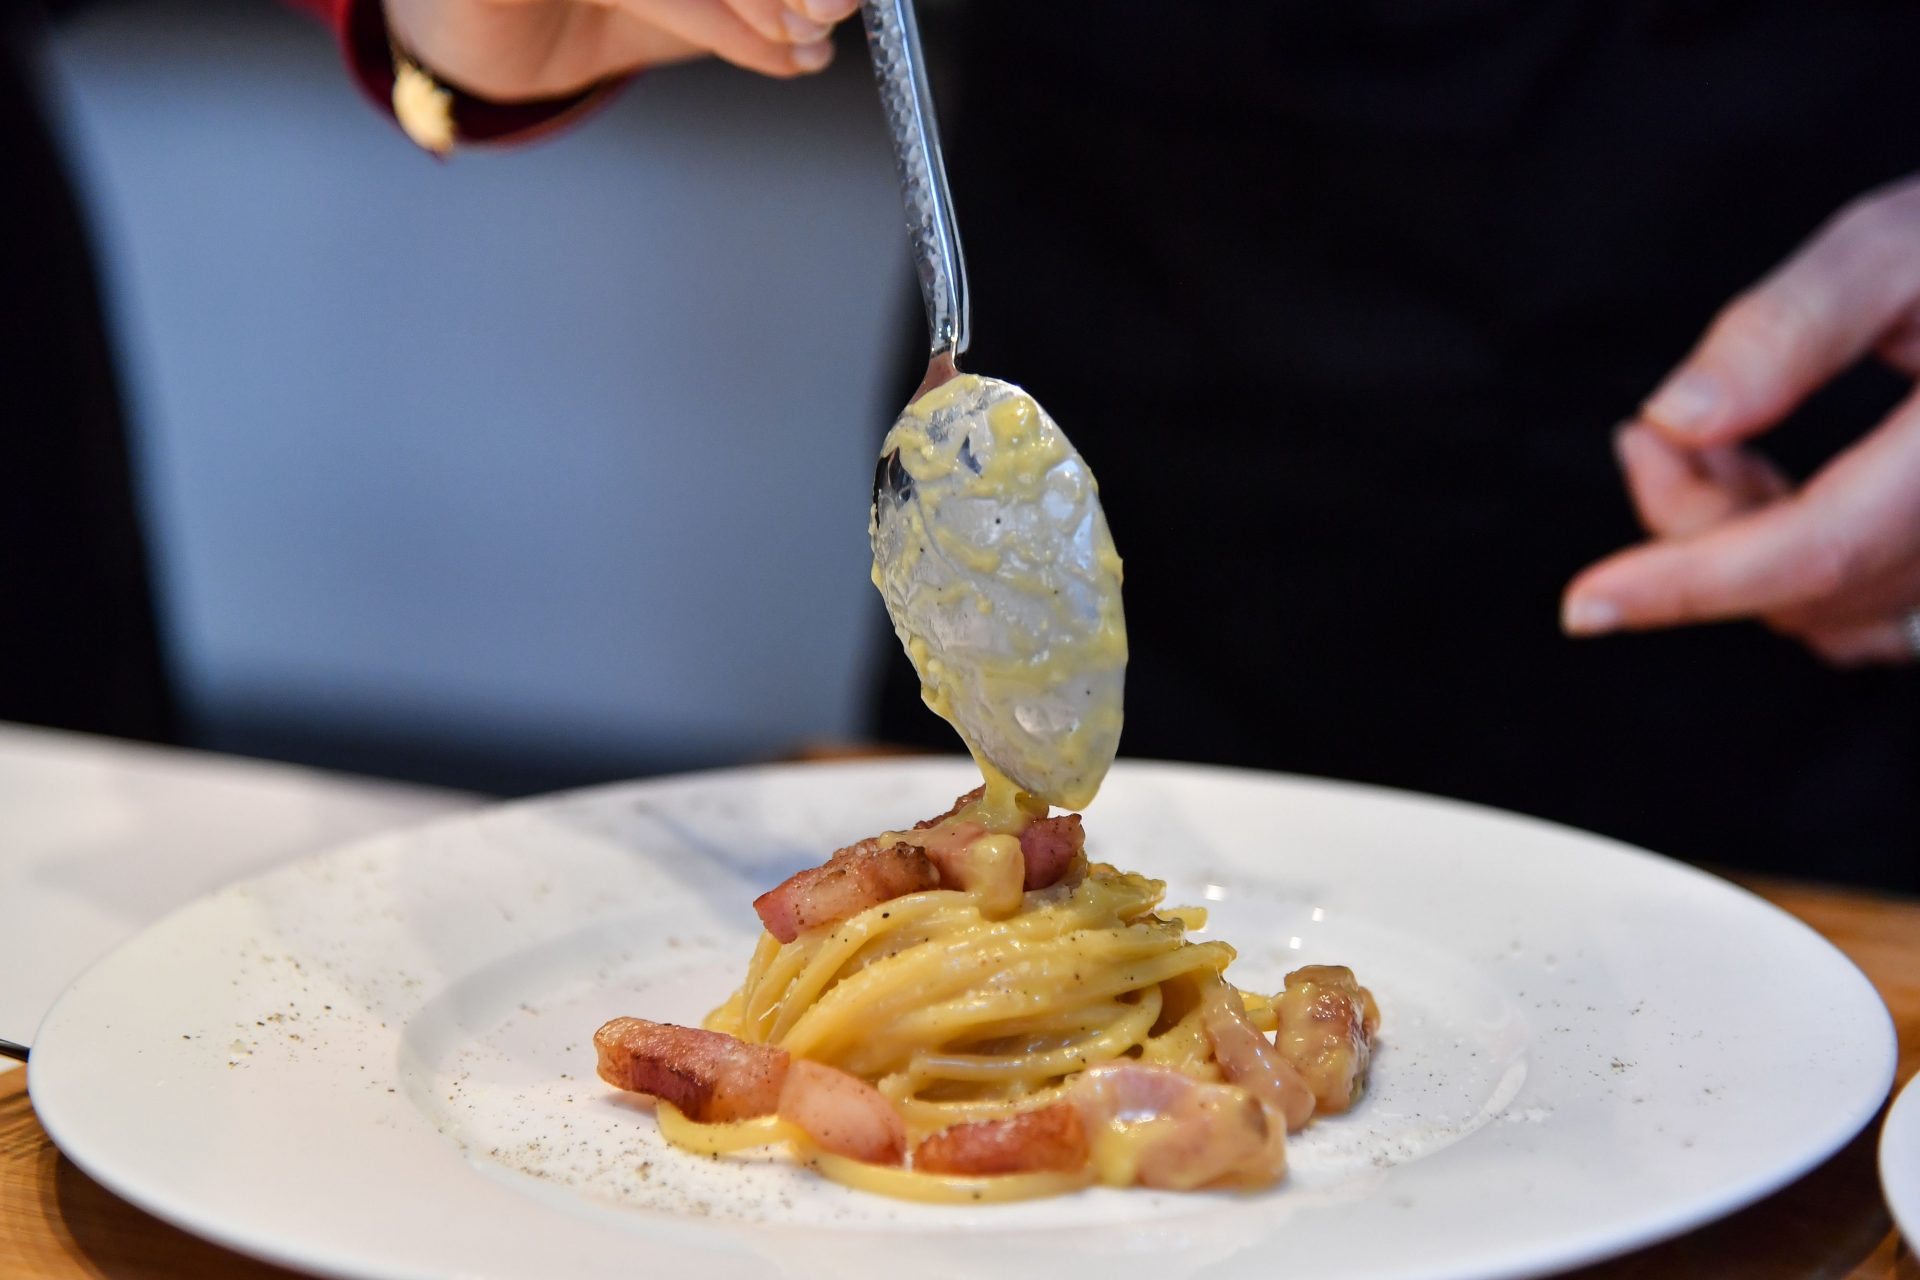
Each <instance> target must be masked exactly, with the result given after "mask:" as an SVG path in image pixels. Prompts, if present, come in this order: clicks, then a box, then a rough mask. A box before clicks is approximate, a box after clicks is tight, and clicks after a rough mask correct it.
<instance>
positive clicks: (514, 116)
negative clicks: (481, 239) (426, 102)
mask: <svg viewBox="0 0 1920 1280" xmlns="http://www.w3.org/2000/svg"><path fill="white" fill-rule="evenodd" d="M288 3H290V4H291V5H293V7H294V8H296V9H304V10H306V11H307V12H308V13H311V14H313V15H314V16H315V17H318V18H319V19H320V20H321V21H323V22H325V23H326V24H327V25H328V26H330V27H332V28H333V33H334V35H335V36H336V37H338V39H339V41H340V51H341V52H342V53H343V54H344V55H346V59H347V65H348V67H349V68H351V70H352V71H353V77H354V79H355V80H357V81H359V82H360V87H361V89H363V90H364V91H365V92H366V95H367V97H368V98H370V99H371V100H372V101H373V103H374V105H376V106H377V107H379V108H380V110H382V111H384V112H386V113H387V114H388V115H392V114H393V49H392V46H391V45H390V44H389V43H388V41H389V37H388V35H387V19H386V14H385V12H384V10H383V9H382V8H381V0H288ZM445 87H446V88H448V89H451V90H452V91H453V96H454V103H453V118H454V124H455V126H456V129H457V132H458V135H459V138H460V140H461V141H463V142H493V141H516V142H518V141H525V140H527V139H530V138H535V137H538V136H540V135H542V134H546V133H551V132H553V131H554V130H555V129H558V128H560V127H562V126H563V125H566V124H568V123H570V122H572V120H573V119H574V118H575V117H576V116H578V115H580V114H581V113H582V112H584V111H585V110H586V109H588V108H589V107H591V106H593V105H596V104H598V103H599V102H601V101H603V100H604V99H605V98H606V97H607V96H608V90H609V89H610V88H611V87H612V86H611V85H605V86H595V87H594V88H591V89H586V90H583V91H581V92H580V93H576V94H572V95H570V96H568V97H565V98H552V99H547V100H545V101H541V102H514V103H502V102H489V101H487V100H486V99H485V98H476V97H474V96H473V95H472V94H469V93H463V92H461V90H460V89H459V87H458V86H457V85H446V86H445Z"/></svg>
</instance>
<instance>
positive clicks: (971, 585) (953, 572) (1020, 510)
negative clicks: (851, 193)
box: [860, 0, 1127, 809]
mask: <svg viewBox="0 0 1920 1280" xmlns="http://www.w3.org/2000/svg"><path fill="white" fill-rule="evenodd" d="M860 10H861V17H862V19H863V20H864V21H865V23H866V28H867V42H868V46H869V48H870V49H871V51H872V54H873V66H874V74H875V75H876V77H877V78H878V79H879V82H880V98H881V102H882V104H883V106H884V107H885V109H886V115H887V125H888V128H889V130H890V131H891V133H892V135H893V147H894V158H895V160H896V162H897V164H898V166H899V171H900V188H901V194H902V196H903V197H904V199H905V202H906V209H907V234H908V238H909V240H910V242H911V244H912V249H913V258H914V265H915V267H916V268H917V270H918V273H919V277H920V291H921V295H922V296H923V297H924V298H925V300H926V304H927V325H928V329H929V330H930V332H931V335H932V344H931V345H932V349H931V355H930V359H929V361H928V364H927V376H926V380H925V381H924V382H922V383H921V385H920V390H919V392H918V393H917V394H916V395H915V398H914V401H913V403H912V404H910V405H908V406H907V408H906V410H905V411H904V412H903V413H901V415H900V417H899V419H898V420H897V421H896V422H895V423H894V425H893V429H892V430H891V431H889V432H888V433H887V437H886V440H885V441H884V442H883V443H882V445H881V447H880V465H879V468H878V469H877V471H876V472H875V475H874V490H873V515H872V524H871V529H870V532H871V536H872V541H873V581H874V585H875V586H877V587H879V588H880V594H881V595H882V596H883V597H884V598H885V600H886V602H887V613H888V614H889V616H891V618H892V619H893V626H894V631H895V633H896V634H897V635H898V636H899V637H900V642H901V644H902V645H904V646H905V647H906V650H907V654H908V656H909V657H910V658H912V660H913V664H914V668H915V670H917V671H918V672H919V674H920V685H921V696H922V697H924V698H925V699H926V702H927V705H928V706H929V707H931V708H932V709H933V710H934V711H936V712H938V713H939V714H940V715H941V716H943V717H944V718H945V719H946V720H948V721H949V722H950V723H951V724H952V725H953V726H954V728H956V729H957V730H959V731H960V736H961V737H962V738H964V739H965V740H966V743H967V746H968V747H969V748H971V749H972V751H973V753H974V755H975V756H976V757H977V758H978V759H979V760H980V762H981V764H982V766H983V768H988V769H989V770H990V771H989V778H990V779H991V777H992V772H991V770H997V771H998V772H999V773H1001V774H1003V775H1005V777H1006V778H1008V779H1010V780H1011V781H1012V782H1013V783H1014V784H1015V785H1016V786H1018V787H1019V788H1020V789H1021V790H1022V791H1025V792H1027V793H1028V794H1030V795H1032V796H1033V797H1035V798H1036V799H1039V800H1043V801H1045V802H1047V803H1050V804H1054V805H1058V806H1060V807H1061V808H1067V809H1078V808H1082V807H1084V806H1085V805H1086V803H1087V802H1088V801H1090V800H1092V799H1093V796H1094V793H1095V792H1097V791H1098V790H1099V788H1100V782H1101V779H1102V778H1104V777H1105V776H1106V772H1107V768H1108V766H1109V765H1111V764H1112V763H1113V757H1114V752H1115V751H1116V750H1117V749H1118V747H1119V743H1120V723H1121V695H1122V691H1123V687H1124V684H1125V677H1126V664H1127V635H1126V621H1125V617H1124V614H1123V612H1122V610H1121V604H1120V557H1119V555H1118V554H1117V553H1116V552H1115V551H1114V548H1113V539H1112V537H1111V536H1110V535H1109V534H1108V532H1107V520H1106V516H1105V514H1104V513H1103V512H1102V511H1101V509H1100V496H1099V486H1098V485H1097V484H1096V483H1095V481H1094V478H1093V472H1092V471H1091V470H1089V469H1088V467H1087V464H1086V462H1085V460H1084V459H1082V458H1081V456H1080V454H1079V453H1078V451H1076V450H1075V449H1074V447H1073V445H1072V444H1071V443H1069V442H1068V440H1067V437H1066V435H1065V434H1064V433H1063V432H1062V431H1061V430H1060V428H1059V427H1058V426H1057V425H1055V423H1054V421H1053V419H1052V418H1050V417H1048V416H1047V413H1046V411H1045V410H1044V409H1042V408H1041V407H1040V405H1039V404H1038V403H1037V402H1036V401H1035V400H1034V399H1033V398H1032V397H1031V396H1029V395H1027V393H1026V392H1024V391H1022V390H1021V389H1020V388H1019V387H1016V386H1014V385H1013V384H1012V383H1008V382H1002V381H1000V380H999V379H997V378H983V377H980V376H978V375H975V374H967V373H961V372H960V371H959V367H958V363H957V361H958V358H959V357H960V355H961V354H962V353H964V352H965V351H966V349H967V339H968V332H967V326H968V308H967V284H966V264H965V262H964V261H963V260H962V258H961V254H960V236H959V231H958V229H957V228H956V226H955V224H954V217H953V203H952V199H951V196H950V195H949V193H948V189H947V176H946V167H945V163H944V161H943V160H942V158H941V154H940V138H939V133H938V131H937V129H936V127H935V124H934V118H933V101H932V97H931V95H930V94H929V92H928V87H927V73H926V64H925V59H924V57H923V56H922V54H921V50H920V35H919V30H918V28H917V26H916V24H915V22H914V15H913V5H912V0H863V3H862V4H861V7H860Z"/></svg>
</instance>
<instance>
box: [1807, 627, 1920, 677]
mask: <svg viewBox="0 0 1920 1280" xmlns="http://www.w3.org/2000/svg"><path fill="white" fill-rule="evenodd" d="M1795 638H1796V639H1798V640H1799V641H1800V643H1802V644H1804V645H1806V646H1807V648H1809V649H1811V650H1813V651H1814V652H1815V653H1816V654H1818V655H1820V657H1821V659H1822V660H1823V661H1826V662H1828V663H1831V664H1832V665H1833V666H1836V667H1864V666H1871V665H1891V664H1898V663H1907V662H1912V661H1913V660H1914V652H1913V646H1912V643H1911V642H1910V641H1909V640H1908V638H1907V627H1906V623H1905V622H1904V621H1903V620H1901V619H1897V618H1896V619H1883V620H1881V621H1879V622H1869V623H1864V624H1861V625H1859V626H1853V627H1832V628H1826V629H1822V630H1816V631H1808V632H1803V633H1801V634H1799V635H1798V636H1796V637H1795Z"/></svg>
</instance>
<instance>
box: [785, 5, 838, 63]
mask: <svg viewBox="0 0 1920 1280" xmlns="http://www.w3.org/2000/svg"><path fill="white" fill-rule="evenodd" d="M780 25H781V26H783V27H785V28H786V29H787V35H788V37H789V38H791V39H792V40H793V42H794V43H795V44H813V43H815V42H817V41H819V40H821V39H823V38H825V36H826V34H827V29H826V28H825V27H823V26H821V25H820V24H819V23H817V22H814V21H811V20H810V19H807V18H803V17H801V16H800V15H799V14H797V13H795V12H793V10H791V9H782V10H781V11H780ZM820 65H821V66H825V65H826V63H824V62H823V63H821V64H820Z"/></svg>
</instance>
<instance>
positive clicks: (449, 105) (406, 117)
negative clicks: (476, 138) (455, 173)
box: [388, 40, 454, 156]
mask: <svg viewBox="0 0 1920 1280" xmlns="http://www.w3.org/2000/svg"><path fill="white" fill-rule="evenodd" d="M388 44H389V45H390V47H391V48H392V49H393V117H394V119H396V120H398V121H399V122H400V128H401V129H402V131H404V132H405V133H406V135H407V137H409V138H411V139H413V142H414V144H415V145H416V146H418V147H419V148H420V149H421V150H423V151H428V152H431V153H432V154H434V155H436V156H445V155H447V154H448V153H449V152H451V151H452V150H453V143H454V127H453V90H451V89H449V88H447V87H446V86H445V85H443V84H441V83H440V82H439V81H438V80H435V79H434V78H433V75H432V73H431V72H429V71H428V70H427V69H426V68H425V67H422V66H421V65H420V64H419V63H418V62H416V61H415V60H414V59H413V58H412V57H411V56H410V55H408V53H407V52H406V50H404V49H402V48H401V47H400V42H399V41H397V40H390V41H388Z"/></svg>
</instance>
